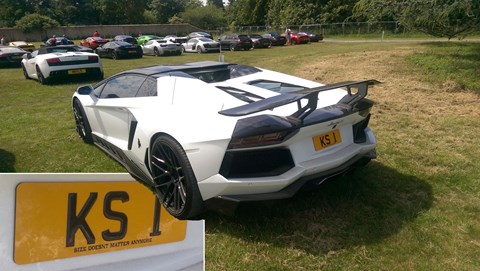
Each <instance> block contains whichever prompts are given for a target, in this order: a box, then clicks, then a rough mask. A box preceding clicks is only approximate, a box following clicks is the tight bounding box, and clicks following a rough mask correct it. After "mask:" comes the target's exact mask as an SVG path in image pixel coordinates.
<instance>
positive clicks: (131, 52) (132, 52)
mask: <svg viewBox="0 0 480 271" xmlns="http://www.w3.org/2000/svg"><path fill="white" fill-rule="evenodd" d="M136 52H137V51H132V50H131V51H128V53H130V54H135V53H136Z"/></svg>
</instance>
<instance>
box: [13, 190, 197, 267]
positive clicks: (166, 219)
mask: <svg viewBox="0 0 480 271" xmlns="http://www.w3.org/2000/svg"><path fill="white" fill-rule="evenodd" d="M186 227H187V221H180V220H177V219H175V218H174V217H172V216H171V215H170V214H169V213H168V212H167V211H166V210H165V209H164V208H163V207H161V205H160V204H158V201H157V200H156V198H155V196H154V195H153V194H152V193H151V192H150V191H149V190H148V189H146V188H145V187H144V186H142V185H140V184H138V183H136V182H61V183H59V182H43V183H21V184H19V185H18V186H17V189H16V206H15V248H14V261H15V263H17V264H29V263H35V262H40V261H48V260H54V259H61V258H69V257H75V256H83V255H90V254H97V253H103V252H110V251H116V250H122V249H129V248H137V247H143V246H151V245H157V244H164V243H170V242H177V241H182V240H183V239H185V235H186V230H187V228H186Z"/></svg>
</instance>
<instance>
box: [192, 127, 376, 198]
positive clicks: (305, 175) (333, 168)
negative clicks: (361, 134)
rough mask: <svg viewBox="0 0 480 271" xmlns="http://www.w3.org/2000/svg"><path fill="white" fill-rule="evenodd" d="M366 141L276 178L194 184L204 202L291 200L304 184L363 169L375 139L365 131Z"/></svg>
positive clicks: (214, 179)
mask: <svg viewBox="0 0 480 271" xmlns="http://www.w3.org/2000/svg"><path fill="white" fill-rule="evenodd" d="M367 138H368V139H367V141H366V142H365V143H362V144H351V145H350V146H348V147H346V148H343V149H341V150H339V151H336V152H335V154H332V155H328V156H318V157H316V158H313V159H309V160H305V161H304V162H300V163H297V164H295V166H294V167H293V168H291V169H289V170H288V171H286V172H284V173H281V174H279V175H276V176H267V177H248V178H229V179H227V178H225V177H224V176H223V175H221V174H216V175H214V176H212V177H210V178H207V179H205V180H202V181H200V182H199V183H198V186H199V189H200V192H201V194H202V197H203V199H204V200H207V199H210V198H215V197H218V198H224V199H229V200H234V201H255V200H271V199H282V198H289V197H292V196H293V195H294V194H295V193H297V192H298V190H299V189H300V188H301V187H303V186H304V185H305V184H307V183H315V184H320V183H322V182H323V181H325V180H326V179H329V178H331V177H334V176H337V175H341V174H343V173H346V172H349V171H351V170H353V169H355V168H357V167H359V166H362V165H365V164H366V163H368V162H369V161H370V160H371V159H374V158H375V157H376V152H375V146H376V139H375V136H374V134H373V132H372V131H371V130H370V129H367Z"/></svg>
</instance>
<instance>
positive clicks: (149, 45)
mask: <svg viewBox="0 0 480 271" xmlns="http://www.w3.org/2000/svg"><path fill="white" fill-rule="evenodd" d="M153 48H155V41H154V40H149V41H147V42H145V43H144V44H143V53H144V54H147V55H151V54H153V50H154V49H153Z"/></svg>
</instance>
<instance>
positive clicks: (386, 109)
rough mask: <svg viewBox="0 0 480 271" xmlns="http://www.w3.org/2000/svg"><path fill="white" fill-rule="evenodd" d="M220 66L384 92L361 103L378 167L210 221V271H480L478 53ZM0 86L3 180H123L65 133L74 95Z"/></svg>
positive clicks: (320, 51)
mask: <svg viewBox="0 0 480 271" xmlns="http://www.w3.org/2000/svg"><path fill="white" fill-rule="evenodd" d="M217 59H218V55H217V54H213V55H197V54H186V55H183V56H180V57H144V58H143V59H139V60H119V61H112V60H108V59H106V60H104V67H105V71H106V76H108V75H111V74H113V73H115V72H118V71H122V70H125V69H129V68H133V67H138V66H148V65H153V64H166V63H168V64H170V63H181V62H189V61H197V60H217ZM225 60H226V61H228V62H236V63H242V64H249V65H256V66H260V67H263V68H267V69H273V70H277V71H281V72H286V73H290V74H293V75H297V76H302V77H305V78H308V79H312V80H317V81H320V82H324V83H333V82H336V81H344V80H361V79H377V80H379V81H382V82H383V84H381V85H379V86H375V87H374V88H373V89H372V90H371V91H370V93H369V98H370V99H373V100H374V101H375V103H376V105H375V107H374V109H373V112H372V120H371V124H370V126H371V128H372V129H374V131H375V132H376V135H377V140H378V155H379V156H378V159H377V160H376V161H374V162H372V163H370V164H369V165H368V166H367V167H365V168H364V169H362V170H358V171H356V172H355V173H354V174H352V175H348V176H343V177H341V178H339V179H337V180H334V181H330V182H328V183H325V184H323V185H322V186H321V187H319V189H318V190H316V191H313V192H308V193H304V194H301V195H298V196H296V197H295V198H293V199H289V200H283V201H276V202H263V203H251V204H243V205H240V206H239V209H238V210H237V213H236V214H235V215H234V216H225V215H221V214H218V213H215V212H209V213H207V215H206V270H480V148H479V146H480V139H479V137H478V135H479V134H480V106H479V103H480V96H479V95H480V87H479V86H480V79H479V77H478V75H479V74H480V68H479V65H478V63H480V62H479V61H480V43H464V42H450V43H406V42H394V43H371V42H369V43H345V44H344V43H318V44H310V45H304V46H288V47H283V48H273V49H265V50H254V51H251V52H225ZM0 73H1V76H0V116H1V118H0V129H1V132H0V171H1V172H123V171H124V170H123V169H122V168H121V167H120V166H118V165H117V164H116V163H115V162H113V161H112V160H111V159H110V158H108V157H107V156H106V155H105V154H103V153H102V152H101V151H100V150H98V149H97V148H95V147H93V146H88V145H85V144H83V143H82V142H81V140H80V139H79V138H78V136H77V135H76V133H75V130H74V123H73V117H72V112H71V108H70V97H71V95H72V93H73V91H74V90H75V89H76V87H77V86H79V85H80V84H84V83H80V82H72V83H59V84H55V85H51V86H42V85H40V84H39V83H38V82H36V81H33V80H28V81H27V80H25V79H24V78H23V75H22V73H21V70H20V69H18V68H6V69H1V70H0Z"/></svg>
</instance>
